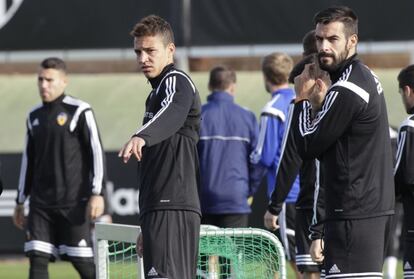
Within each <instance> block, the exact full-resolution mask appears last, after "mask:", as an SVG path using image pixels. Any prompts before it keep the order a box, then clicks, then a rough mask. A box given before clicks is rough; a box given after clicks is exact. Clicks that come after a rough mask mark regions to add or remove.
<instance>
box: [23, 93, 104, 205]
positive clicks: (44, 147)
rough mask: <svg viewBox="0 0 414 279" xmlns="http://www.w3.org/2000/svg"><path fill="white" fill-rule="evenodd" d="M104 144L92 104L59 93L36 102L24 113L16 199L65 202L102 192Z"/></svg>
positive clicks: (76, 201) (36, 202)
mask: <svg viewBox="0 0 414 279" xmlns="http://www.w3.org/2000/svg"><path fill="white" fill-rule="evenodd" d="M103 156H104V154H103V150H102V145H101V143H100V138H99V134H98V130H97V126H96V122H95V118H94V115H93V112H92V110H91V107H90V105H89V104H88V103H86V102H83V101H81V100H79V99H76V98H73V97H71V96H67V95H65V94H62V95H61V96H60V97H58V98H57V99H56V100H54V101H53V102H49V103H43V104H41V105H39V106H37V107H35V108H34V109H33V110H32V111H31V112H30V113H29V115H28V118H27V136H26V148H25V152H24V154H23V158H22V168H21V171H20V174H21V175H20V180H19V188H18V195H17V199H16V201H17V203H18V204H22V203H24V201H25V200H26V198H27V197H29V196H30V206H31V207H41V208H65V207H73V206H78V205H79V203H86V202H87V201H88V200H89V197H90V196H91V195H101V193H102V187H103V183H104V177H105V168H104V164H103V163H104V162H103Z"/></svg>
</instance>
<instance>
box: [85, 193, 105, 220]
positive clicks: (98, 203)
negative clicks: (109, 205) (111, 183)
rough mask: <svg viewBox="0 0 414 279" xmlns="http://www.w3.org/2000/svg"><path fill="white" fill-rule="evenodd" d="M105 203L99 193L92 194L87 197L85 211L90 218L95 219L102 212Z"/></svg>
mask: <svg viewBox="0 0 414 279" xmlns="http://www.w3.org/2000/svg"><path fill="white" fill-rule="evenodd" d="M104 208H105V203H104V198H103V197H102V196H100V195H92V196H91V197H90V198H89V202H88V209H87V212H88V214H89V216H90V217H91V220H95V219H96V218H98V217H99V216H101V215H102V214H103V212H104Z"/></svg>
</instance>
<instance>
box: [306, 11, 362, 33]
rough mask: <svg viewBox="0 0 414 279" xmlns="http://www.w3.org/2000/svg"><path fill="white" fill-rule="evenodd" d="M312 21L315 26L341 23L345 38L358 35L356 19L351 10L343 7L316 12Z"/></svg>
mask: <svg viewBox="0 0 414 279" xmlns="http://www.w3.org/2000/svg"><path fill="white" fill-rule="evenodd" d="M313 21H314V23H315V25H316V24H318V23H321V24H329V23H331V22H337V21H339V22H342V23H343V24H344V31H345V35H346V36H347V37H349V36H351V35H353V34H356V35H358V17H357V15H356V14H355V12H354V11H353V10H351V9H350V8H348V7H345V6H335V7H330V8H327V9H325V10H322V11H320V12H318V13H317V14H316V15H315V16H314V18H313Z"/></svg>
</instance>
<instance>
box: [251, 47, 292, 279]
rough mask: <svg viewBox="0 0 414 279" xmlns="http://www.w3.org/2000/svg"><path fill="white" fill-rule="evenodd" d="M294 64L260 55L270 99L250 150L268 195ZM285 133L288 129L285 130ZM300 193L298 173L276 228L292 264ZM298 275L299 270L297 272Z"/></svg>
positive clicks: (280, 55)
mask: <svg viewBox="0 0 414 279" xmlns="http://www.w3.org/2000/svg"><path fill="white" fill-rule="evenodd" d="M292 68H293V60H292V58H291V57H290V56H289V55H287V54H285V53H272V54H269V55H267V56H265V57H264V58H263V61H262V74H263V80H264V85H265V88H266V91H267V92H268V93H269V94H270V95H271V100H270V101H269V102H268V103H267V104H266V105H265V106H264V108H263V109H262V112H261V114H260V131H259V139H258V143H257V145H256V147H255V149H254V151H253V152H252V153H251V156H250V158H251V160H252V162H253V163H256V164H257V163H258V164H260V165H261V166H263V167H264V168H266V171H267V197H268V199H270V197H271V194H272V192H273V191H274V189H275V188H277V187H278V185H276V173H277V168H278V166H279V161H280V156H281V154H282V150H283V148H284V147H283V146H282V140H283V138H284V136H285V132H286V131H287V130H286V127H287V115H288V109H289V104H290V103H291V101H292V100H293V99H294V98H295V92H294V91H293V89H291V88H290V87H289V83H288V78H289V74H290V72H291V71H292ZM286 135H287V133H286ZM298 194H299V177H298V176H297V177H296V179H295V182H294V184H293V186H292V188H291V190H290V192H289V193H288V195H287V198H286V200H285V204H283V208H282V210H281V212H280V214H279V224H280V230H279V231H277V232H276V235H277V236H278V237H279V239H280V241H281V242H282V244H283V246H284V248H285V252H286V257H287V259H288V261H290V263H291V266H292V267H293V268H294V269H295V270H296V272H297V269H296V265H295V254H296V252H295V250H296V248H295V212H296V209H295V203H296V200H297V197H298ZM297 275H298V276H299V274H298V273H297Z"/></svg>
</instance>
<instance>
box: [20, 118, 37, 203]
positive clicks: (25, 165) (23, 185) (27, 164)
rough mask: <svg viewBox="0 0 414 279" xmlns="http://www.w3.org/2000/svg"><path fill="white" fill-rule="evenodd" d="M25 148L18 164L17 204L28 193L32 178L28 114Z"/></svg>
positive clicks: (22, 201)
mask: <svg viewBox="0 0 414 279" xmlns="http://www.w3.org/2000/svg"><path fill="white" fill-rule="evenodd" d="M25 141H26V142H25V148H24V150H23V154H22V161H21V164H20V176H19V185H18V188H17V198H16V203H17V204H23V203H24V202H25V200H26V199H27V197H28V196H29V194H30V191H31V188H32V178H33V163H34V148H33V138H32V134H31V125H30V116H29V117H28V118H27V121H26V138H25Z"/></svg>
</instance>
